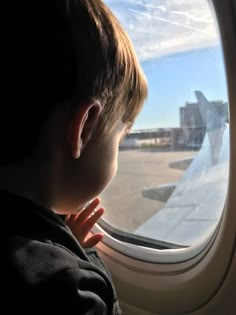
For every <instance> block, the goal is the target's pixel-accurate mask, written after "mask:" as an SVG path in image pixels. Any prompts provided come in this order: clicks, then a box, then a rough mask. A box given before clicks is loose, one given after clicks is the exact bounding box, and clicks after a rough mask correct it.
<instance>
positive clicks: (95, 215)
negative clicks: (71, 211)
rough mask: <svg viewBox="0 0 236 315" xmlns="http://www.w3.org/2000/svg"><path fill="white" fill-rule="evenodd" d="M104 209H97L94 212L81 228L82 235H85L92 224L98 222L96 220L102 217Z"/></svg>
mask: <svg viewBox="0 0 236 315" xmlns="http://www.w3.org/2000/svg"><path fill="white" fill-rule="evenodd" d="M104 211H105V210H104V208H99V209H98V210H97V211H95V212H94V213H93V214H92V215H91V216H90V217H89V218H88V219H87V220H86V221H85V222H84V223H83V226H82V233H83V234H84V235H86V234H87V233H88V232H89V231H90V230H91V229H92V227H93V226H94V224H95V223H96V222H97V221H98V219H99V218H100V217H101V216H102V215H103V213H104Z"/></svg>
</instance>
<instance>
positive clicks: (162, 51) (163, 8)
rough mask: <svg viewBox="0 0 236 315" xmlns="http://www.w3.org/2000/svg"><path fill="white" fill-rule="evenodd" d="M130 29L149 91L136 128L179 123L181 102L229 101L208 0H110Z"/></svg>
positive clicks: (169, 125)
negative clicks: (202, 98)
mask: <svg viewBox="0 0 236 315" xmlns="http://www.w3.org/2000/svg"><path fill="white" fill-rule="evenodd" d="M104 2H105V3H106V4H107V5H108V6H109V7H110V9H111V10H112V11H113V12H114V14H115V15H116V17H117V18H118V19H119V21H120V22H121V24H122V26H123V27H124V28H125V30H126V31H127V32H128V34H129V36H130V38H131V40H132V42H133V44H134V47H135V50H136V53H137V55H138V58H139V60H140V63H141V66H142V68H143V70H144V73H145V75H146V77H147V79H148V88H149V96H148V99H147V101H146V103H145V104H144V107H143V109H142V111H141V113H140V114H139V116H138V117H137V119H136V122H135V124H134V126H133V130H136V129H148V128H165V127H178V126H179V119H180V118H179V107H181V106H184V105H185V103H186V102H195V101H196V98H195V95H194V91H195V90H201V91H202V92H203V93H204V94H205V96H206V98H207V99H208V100H209V101H213V100H223V101H224V102H227V101H228V100H227V89H226V79H225V71H224V64H223V57H222V51H221V44H220V39H219V36H218V31H217V25H216V22H215V19H214V13H213V11H212V9H211V8H210V7H209V4H208V2H207V0H191V1H189V0H105V1H104Z"/></svg>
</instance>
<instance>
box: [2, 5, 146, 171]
mask: <svg viewBox="0 0 236 315" xmlns="http://www.w3.org/2000/svg"><path fill="white" fill-rule="evenodd" d="M10 5H11V7H10V6H9V7H10V8H9V10H8V11H7V10H6V15H7V19H8V26H7V28H8V29H7V31H6V34H7V36H6V38H5V39H4V46H3V47H4V54H5V55H4V58H5V60H4V69H5V71H3V76H4V77H3V79H4V82H5V83H4V93H5V100H4V104H3V106H2V107H3V111H2V113H1V121H0V141H1V152H0V164H1V165H5V164H12V163H13V164H19V163H21V161H23V160H24V159H25V158H29V157H31V156H33V155H34V153H35V152H36V151H37V146H38V144H39V142H40V141H41V140H42V139H43V141H46V138H47V137H42V134H44V135H45V133H43V131H45V130H46V131H47V132H48V131H49V130H50V126H51V125H53V122H55V119H54V117H62V116H63V117H64V118H63V119H64V121H63V126H64V127H65V130H67V135H65V133H64V134H60V133H58V137H59V134H60V136H62V137H64V138H65V139H67V140H68V143H67V144H65V143H66V141H65V142H63V141H62V142H63V143H64V144H65V146H66V147H67V148H69V147H70V148H69V150H71V151H70V153H71V152H72V156H73V158H75V159H77V158H78V157H79V156H80V153H81V150H82V152H83V150H85V147H86V150H87V151H86V153H85V154H84V156H86V159H87V160H86V161H88V159H91V158H92V157H91V155H88V154H89V153H88V152H90V154H93V153H92V150H91V149H90V147H91V146H92V143H93V148H94V144H95V143H98V142H104V141H103V140H104V139H109V137H112V135H114V132H116V131H115V130H116V128H118V129H120V126H124V128H126V127H127V126H128V125H130V124H132V123H133V121H134V119H135V117H136V115H137V114H138V112H139V111H140V109H141V107H142V105H143V102H144V100H145V98H146V95H147V86H146V80H145V78H144V75H143V73H142V71H141V69H140V66H139V64H138V61H137V59H136V56H135V53H134V50H133V47H132V44H131V42H130V40H129V38H128V37H127V35H126V33H125V32H124V30H123V29H122V27H121V26H120V24H119V22H118V21H117V19H116V18H115V17H114V15H113V14H112V13H111V12H110V10H109V9H108V8H107V6H106V5H105V4H104V3H103V1H101V0H36V1H32V0H25V1H16V0H15V1H11V3H10ZM58 113H59V114H58ZM61 113H63V115H62V116H60V115H61ZM54 114H55V115H54ZM63 119H61V118H60V119H58V120H57V123H58V121H59V120H60V121H62V120H63ZM123 124H124V125H123ZM57 126H59V124H57ZM61 127H62V125H61ZM67 127H68V128H67ZM122 128H123V127H122ZM122 128H121V129H122ZM124 128H123V129H124ZM118 129H117V130H118ZM123 129H122V133H123ZM76 134H77V137H75V135H76ZM54 135H55V130H54ZM49 138H50V137H49ZM50 139H51V138H50ZM54 140H55V138H54ZM59 140H60V139H59ZM47 145H48V144H47ZM107 145H108V143H107ZM113 145H117V146H118V143H116V144H114V143H113ZM87 147H88V148H87ZM101 148H102V146H101V147H100V148H99V149H101ZM103 148H104V147H103ZM37 154H38V151H37ZM102 155H103V152H101V156H100V157H98V156H97V157H95V158H96V161H95V160H94V163H97V162H98V161H97V159H98V158H101V159H102ZM82 156H83V154H81V156H80V159H81V160H83V159H82ZM72 164H73V163H72ZM90 164H91V163H90ZM90 166H91V165H90Z"/></svg>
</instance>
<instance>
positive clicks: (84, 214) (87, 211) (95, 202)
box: [76, 198, 100, 225]
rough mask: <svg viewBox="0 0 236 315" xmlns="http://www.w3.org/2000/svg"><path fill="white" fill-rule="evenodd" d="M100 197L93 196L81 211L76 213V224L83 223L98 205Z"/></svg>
mask: <svg viewBox="0 0 236 315" xmlns="http://www.w3.org/2000/svg"><path fill="white" fill-rule="evenodd" d="M99 203H100V199H99V198H95V199H94V200H93V201H92V202H91V203H90V204H89V205H88V207H86V208H85V209H84V210H83V211H82V212H81V213H79V214H78V216H77V218H76V221H77V224H79V225H80V224H83V222H84V221H85V220H86V219H87V218H88V217H89V216H90V215H91V214H92V213H93V211H94V209H95V208H96V207H97V206H98V205H99Z"/></svg>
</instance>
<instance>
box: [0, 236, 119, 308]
mask: <svg viewBox="0 0 236 315" xmlns="http://www.w3.org/2000/svg"><path fill="white" fill-rule="evenodd" d="M0 243H1V251H2V255H3V257H4V260H1V262H0V270H1V272H0V278H1V284H2V285H3V286H4V287H5V288H9V290H11V296H12V298H13V300H17V301H18V300H20V302H19V303H20V305H26V304H27V303H28V304H29V305H31V304H32V305H34V306H35V305H37V306H38V307H41V306H40V304H41V305H43V304H44V305H46V304H47V305H48V306H49V308H50V305H51V307H54V306H53V304H51V301H53V300H54V301H57V304H58V305H60V307H62V308H63V307H64V306H66V305H65V301H67V303H69V304H70V305H69V306H68V307H69V309H70V307H71V308H72V306H73V307H75V306H77V307H80V308H81V310H85V309H86V308H87V307H89V308H90V307H92V309H93V308H94V313H93V314H107V312H108V310H112V309H113V303H114V300H115V298H116V297H115V296H114V291H113V287H112V284H111V282H110V279H109V277H107V276H106V274H105V272H103V271H102V270H100V268H99V267H97V266H96V265H95V264H93V263H92V262H90V261H89V260H88V261H86V260H84V258H83V256H81V257H79V256H78V255H75V254H74V253H73V252H72V251H71V250H70V249H68V248H66V247H64V246H63V245H61V244H59V243H53V242H51V241H50V240H44V239H42V240H33V239H29V238H26V237H22V236H11V237H6V238H5V239H2V240H1V241H0ZM7 291H8V290H6V292H7ZM6 296H7V294H6ZM89 300H91V303H92V304H93V305H91V306H88V305H89V304H88V301H89ZM89 303H90V302H89ZM55 309H57V307H56V306H55ZM96 309H97V310H99V312H97V310H96ZM108 313H109V312H108ZM82 314H84V313H82ZM111 314H112V312H111Z"/></svg>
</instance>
